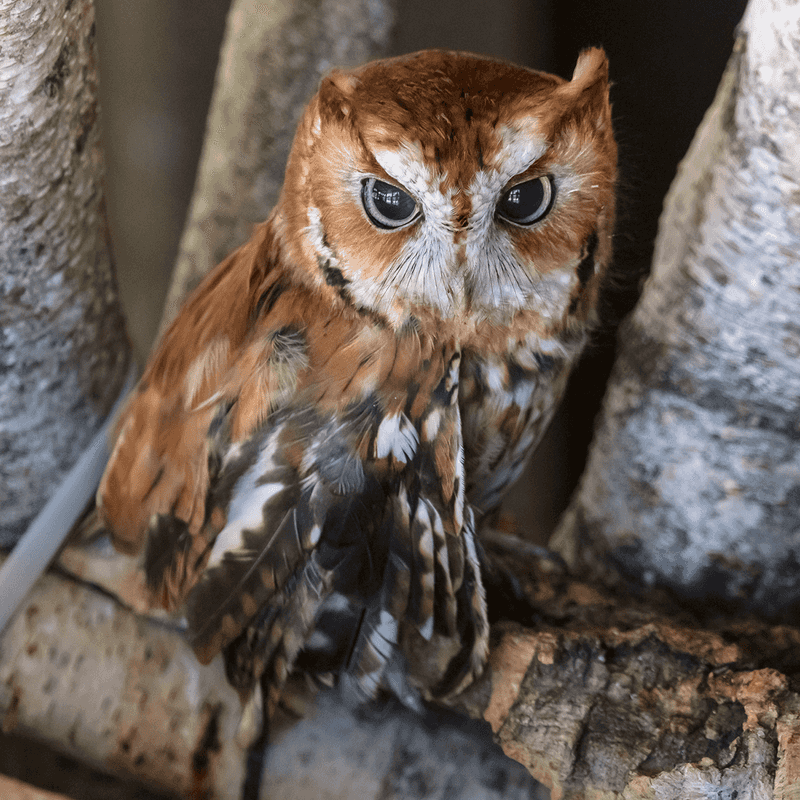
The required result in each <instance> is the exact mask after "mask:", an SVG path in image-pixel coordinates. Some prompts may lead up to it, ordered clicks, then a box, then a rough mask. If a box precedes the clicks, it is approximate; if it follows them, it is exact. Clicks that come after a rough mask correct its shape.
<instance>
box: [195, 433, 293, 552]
mask: <svg viewBox="0 0 800 800" xmlns="http://www.w3.org/2000/svg"><path fill="white" fill-rule="evenodd" d="M277 452H278V437H277V436H273V437H270V438H269V439H268V440H267V442H265V444H264V447H263V448H262V449H261V451H260V453H259V455H258V458H257V459H256V462H255V463H254V464H253V465H252V466H251V467H250V468H249V469H247V470H246V471H245V472H244V474H243V475H242V476H241V477H240V478H239V480H238V481H236V485H235V486H234V489H233V494H232V496H231V502H230V505H229V506H228V515H227V523H226V524H225V527H224V528H223V529H222V530H221V531H220V532H219V534H218V536H217V538H216V540H215V541H214V546H213V547H212V548H211V555H210V556H209V561H208V566H209V567H214V566H217V565H218V564H219V563H221V561H222V558H223V556H224V555H225V553H226V552H228V551H232V550H237V549H239V548H240V547H242V546H243V544H244V539H243V536H242V534H243V532H244V531H246V530H257V529H258V528H260V527H262V526H263V524H264V506H265V505H266V503H267V502H269V500H271V499H272V498H273V497H274V496H275V495H276V494H278V493H279V492H281V491H282V490H284V489H285V488H286V487H285V486H284V485H283V484H282V483H260V480H261V479H262V478H263V475H264V474H265V473H267V472H269V471H270V470H271V469H274V468H275V466H276V462H275V459H274V456H275V455H276V454H277Z"/></svg>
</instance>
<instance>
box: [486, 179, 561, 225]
mask: <svg viewBox="0 0 800 800" xmlns="http://www.w3.org/2000/svg"><path fill="white" fill-rule="evenodd" d="M555 194H556V193H555V190H554V188H553V179H552V178H551V177H550V176H549V175H542V176H541V177H539V178H534V179H533V180H531V181H525V182H524V183H518V184H517V185H516V186H512V187H511V188H510V189H509V190H508V191H507V192H506V193H505V194H504V195H503V196H502V197H501V198H500V201H499V202H498V203H497V214H498V216H500V217H501V218H502V219H504V220H506V221H507V222H513V223H514V224H515V225H533V223H534V222H538V221H539V220H540V219H542V218H543V217H545V216H547V214H548V212H549V211H550V209H551V208H552V206H553V199H554V198H555Z"/></svg>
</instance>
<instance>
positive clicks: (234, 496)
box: [150, 303, 488, 706]
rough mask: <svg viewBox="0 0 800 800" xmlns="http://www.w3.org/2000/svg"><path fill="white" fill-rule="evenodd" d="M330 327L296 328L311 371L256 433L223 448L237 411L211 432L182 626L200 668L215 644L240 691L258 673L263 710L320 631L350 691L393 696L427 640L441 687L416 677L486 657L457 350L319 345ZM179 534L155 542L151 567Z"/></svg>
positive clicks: (385, 337) (411, 340) (366, 334)
mask: <svg viewBox="0 0 800 800" xmlns="http://www.w3.org/2000/svg"><path fill="white" fill-rule="evenodd" d="M279 305H280V303H278V304H276V308H278V306H279ZM336 324H341V321H336V320H334V319H332V318H329V319H327V320H326V319H325V317H324V315H316V316H315V317H314V318H313V319H311V318H309V319H308V320H307V321H306V322H305V324H304V326H303V328H302V330H301V331H300V333H299V336H300V337H301V338H302V341H303V345H304V348H305V350H304V352H305V355H306V358H307V361H308V364H309V369H308V372H307V374H306V376H305V378H304V379H301V381H300V384H301V385H300V386H299V387H298V390H297V392H296V394H295V395H294V399H293V401H292V402H290V403H288V404H287V405H286V406H285V407H283V408H281V409H279V410H277V411H275V412H273V413H272V414H270V416H269V417H268V419H267V420H266V421H265V423H264V424H263V425H262V426H261V427H260V428H259V429H258V430H257V431H256V432H255V433H254V434H253V435H252V436H251V437H249V438H248V439H247V440H246V441H243V442H242V441H232V439H231V436H230V426H231V421H230V417H231V414H233V413H234V410H235V407H234V406H231V407H230V409H227V410H226V409H220V411H219V416H218V417H217V419H216V420H215V423H214V424H213V425H212V430H213V436H212V442H214V443H213V445H212V450H213V451H215V452H216V451H218V452H220V453H221V457H220V462H219V464H218V466H217V468H216V469H212V473H213V478H212V483H211V491H210V493H209V496H208V505H207V514H208V518H209V519H212V518H214V517H215V516H216V517H218V518H220V519H224V520H225V523H224V525H223V526H222V528H221V529H220V530H219V532H218V533H217V534H216V536H215V538H214V540H213V544H212V545H211V546H210V550H209V553H208V555H207V557H206V559H205V561H204V563H203V569H202V573H201V574H200V576H199V579H198V581H197V583H196V585H195V586H194V588H193V589H192V590H191V592H190V594H189V597H188V603H187V606H188V622H189V637H190V640H191V643H192V645H193V647H194V649H195V652H196V653H197V655H198V657H199V658H200V660H201V661H208V660H210V659H211V658H213V657H214V656H215V655H216V654H217V653H218V652H220V651H221V650H225V651H226V654H227V665H228V675H229V678H230V679H231V681H232V683H233V684H234V685H235V686H237V688H239V689H240V690H241V691H242V692H243V693H244V694H246V693H247V692H249V690H250V689H251V688H252V686H253V684H254V682H255V681H256V680H257V679H258V678H259V677H260V676H261V675H262V674H265V677H266V678H267V680H266V682H267V684H268V685H269V687H270V694H269V698H268V702H269V704H270V705H271V706H274V703H275V702H276V701H277V697H278V695H279V692H280V690H281V688H282V685H283V683H284V681H285V679H286V677H287V675H288V673H289V671H290V670H291V668H292V666H293V665H294V663H295V660H296V658H297V656H298V654H299V652H300V651H301V649H302V648H303V647H304V646H305V645H306V644H307V643H308V642H309V641H310V639H311V637H312V635H313V634H314V633H315V631H316V632H317V633H318V634H320V635H327V634H330V636H331V637H332V639H334V640H335V641H334V642H333V643H332V645H331V648H332V649H335V650H337V651H338V652H339V653H340V660H339V662H338V663H337V664H335V665H334V666H335V668H336V669H337V670H338V671H343V672H344V673H345V674H346V675H347V676H349V677H348V679H347V680H349V681H350V682H351V685H353V686H354V687H355V689H356V692H357V694H358V695H359V696H361V697H372V696H374V695H375V693H376V692H377V691H378V689H379V688H380V687H381V686H386V687H391V688H394V689H395V690H398V686H399V683H400V682H401V681H402V680H403V679H402V678H401V677H400V675H401V674H404V673H405V669H406V666H407V665H406V664H405V663H404V656H403V655H402V652H404V651H407V650H409V649H412V650H414V651H419V650H427V651H428V661H430V662H432V663H431V665H430V666H429V668H428V672H429V674H433V675H434V676H435V680H432V679H431V678H430V677H429V675H426V676H424V678H422V679H421V680H420V683H422V684H424V685H425V686H429V685H431V684H432V683H434V684H436V685H435V686H433V689H432V692H433V693H439V694H442V693H446V692H449V691H452V690H456V689H457V688H459V687H460V686H461V685H462V684H463V683H464V682H465V681H467V680H469V679H470V678H471V677H472V676H473V675H474V674H475V673H476V672H477V671H479V669H480V668H481V666H482V664H483V661H484V658H485V652H486V641H487V636H488V626H487V625H486V613H485V607H484V600H483V593H482V587H481V579H480V566H479V556H478V552H477V545H476V543H475V538H474V529H473V525H472V517H471V513H470V512H469V510H468V509H466V508H465V506H464V475H463V453H462V448H461V430H460V416H459V409H458V405H457V403H456V401H455V398H456V396H457V391H458V354H457V353H453V352H448V351H447V349H446V348H437V347H436V346H435V345H433V344H432V343H427V344H426V343H424V342H420V340H419V339H418V338H417V337H416V335H411V336H409V337H408V339H407V341H405V342H398V341H397V340H396V339H395V337H394V335H393V334H386V333H385V332H383V333H381V332H376V331H375V330H374V329H371V328H370V327H369V326H363V327H362V328H361V329H360V330H359V326H358V325H356V326H355V328H354V329H353V330H351V332H350V335H349V336H348V337H345V339H344V340H342V339H338V341H340V342H342V346H340V347H330V346H329V345H327V344H325V342H324V338H325V335H324V333H323V331H325V330H328V329H330V328H331V327H333V326H335V325H336ZM215 437H216V438H215ZM226 443H227V444H226ZM182 536H183V532H182V531H180V530H176V529H174V528H172V529H170V530H164V531H162V532H161V533H160V535H159V536H157V537H154V538H153V539H152V543H153V558H152V559H150V562H151V563H153V564H155V563H156V561H157V560H158V559H157V558H156V554H157V553H158V552H172V551H174V549H175V547H176V543H177V542H178V541H179V540H180V539H181V537H182ZM184 541H185V537H184ZM151 580H153V581H154V582H158V580H159V576H158V572H157V570H153V572H152V573H151ZM323 617H324V618H326V619H327V620H328V623H324V624H321V625H319V626H318V623H319V622H320V620H321V619H323ZM331 620H332V621H333V622H332V624H331ZM318 638H319V637H318ZM412 640H413V641H412ZM329 652H330V648H329ZM328 663H329V660H328Z"/></svg>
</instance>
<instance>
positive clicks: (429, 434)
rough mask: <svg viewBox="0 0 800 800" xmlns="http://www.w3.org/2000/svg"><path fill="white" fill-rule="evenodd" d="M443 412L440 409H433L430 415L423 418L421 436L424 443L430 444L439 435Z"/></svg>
mask: <svg viewBox="0 0 800 800" xmlns="http://www.w3.org/2000/svg"><path fill="white" fill-rule="evenodd" d="M443 414H444V410H443V409H441V408H438V407H437V408H434V409H433V410H432V411H431V412H430V414H428V416H427V417H426V418H425V422H424V423H423V424H422V436H423V438H424V439H425V441H426V442H432V441H433V440H434V439H435V438H436V434H437V433H439V427H440V426H441V424H442V415H443Z"/></svg>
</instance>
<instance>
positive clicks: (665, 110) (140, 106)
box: [96, 0, 745, 542]
mask: <svg viewBox="0 0 800 800" xmlns="http://www.w3.org/2000/svg"><path fill="white" fill-rule="evenodd" d="M228 6H229V0H170V1H169V2H164V0H96V8H97V40H98V45H99V51H100V75H101V103H102V113H103V127H104V135H105V142H106V158H107V193H108V200H109V207H110V219H111V228H112V239H113V243H114V250H115V253H116V261H117V274H118V278H119V284H120V289H121V293H122V299H123V303H124V305H125V308H126V311H127V316H128V326H129V331H130V334H131V337H132V339H133V342H134V347H135V350H136V354H137V357H138V358H139V360H140V362H143V361H144V359H145V358H146V356H147V353H148V351H149V349H150V347H151V344H152V341H153V338H154V336H155V333H156V330H157V327H158V322H159V319H160V316H161V309H162V304H163V299H164V294H165V292H166V289H167V285H168V282H169V278H170V273H171V270H172V265H173V262H174V260H175V255H176V251H177V246H178V240H179V237H180V233H181V229H182V226H183V222H184V218H185V215H186V210H187V205H188V202H189V198H190V195H191V191H192V187H193V181H194V175H195V169H196V165H197V160H198V157H199V154H200V148H201V145H202V138H203V132H204V120H205V116H206V112H207V109H208V104H209V100H210V98H211V91H212V87H213V81H214V73H215V69H216V63H217V54H218V52H219V46H220V43H221V41H222V36H223V32H224V25H225V17H226V13H227V10H228ZM744 7H745V0H704V1H703V2H700V3H698V2H696V0H673V2H671V3H663V2H656V1H654V0H494V1H493V2H491V3H489V2H483V1H482V0H437V1H436V2H432V1H431V0H400V2H399V3H398V15H397V24H396V29H395V36H394V45H393V48H392V54H399V53H404V52H410V51H413V50H419V49H422V48H426V47H441V48H452V49H461V50H470V51H473V52H477V53H482V54H486V55H491V56H497V57H501V58H506V59H509V60H512V61H515V62H517V63H520V64H525V65H527V66H530V67H533V68H535V69H542V70H546V71H549V72H555V73H557V74H560V75H562V76H564V77H569V76H570V75H571V73H572V69H573V66H574V64H575V59H576V57H577V55H578V52H579V51H580V49H581V48H583V47H587V46H589V45H602V46H603V47H604V48H605V49H606V52H607V53H608V56H609V60H610V64H611V77H612V80H613V82H614V86H613V89H612V100H613V103H614V116H615V126H616V130H617V137H618V140H619V143H620V174H621V181H620V193H621V198H620V200H621V203H620V221H619V226H618V234H617V237H616V253H617V255H616V268H615V277H616V280H615V286H616V290H615V292H614V293H613V296H612V298H611V302H610V304H609V305H608V307H607V309H606V326H605V328H604V329H603V330H602V331H601V332H600V334H599V335H598V337H597V340H596V343H595V344H594V346H593V347H592V348H591V349H590V351H589V352H588V354H587V356H586V357H585V358H584V361H583V363H582V365H581V367H580V369H579V371H578V373H577V375H576V376H575V377H574V379H573V381H572V384H571V388H570V391H569V393H568V396H567V399H566V401H565V403H564V406H563V408H562V410H561V411H560V412H559V414H558V416H557V418H556V420H555V421H554V424H553V426H551V430H550V432H549V433H548V435H547V437H546V439H545V441H544V442H543V443H542V445H541V447H540V448H539V451H538V453H537V456H536V458H535V459H534V463H533V464H532V465H531V467H530V468H529V470H528V473H527V475H526V476H524V478H523V479H522V481H521V482H520V486H519V487H518V489H517V490H516V491H515V492H514V493H513V495H512V496H511V497H510V498H509V501H508V503H507V510H508V511H509V512H510V513H511V514H512V515H513V517H514V518H515V519H516V520H517V526H518V528H519V529H520V530H524V532H525V534H526V536H529V537H530V538H532V539H533V540H535V541H538V542H544V541H546V539H547V537H548V535H549V533H550V531H551V530H552V528H553V526H554V524H555V522H556V520H557V517H558V515H559V514H560V512H561V511H562V510H563V508H564V506H565V504H566V502H567V500H568V498H569V495H570V493H571V491H572V489H573V488H574V485H575V482H576V480H577V478H578V476H579V475H580V472H581V470H582V466H583V459H584V454H585V451H586V447H587V445H588V441H589V438H590V435H591V429H592V421H593V418H594V415H595V413H596V411H597V408H598V405H599V401H600V397H601V395H602V386H603V383H604V381H605V378H606V376H607V373H608V370H609V368H610V364H611V360H612V356H613V342H614V327H615V323H616V321H618V319H619V318H620V317H621V316H622V315H623V314H624V313H625V312H626V311H627V310H628V309H629V308H630V307H631V305H632V303H633V301H634V299H635V295H636V290H637V288H638V286H639V285H640V283H641V279H642V277H643V276H644V275H645V274H646V270H647V267H648V265H649V262H650V257H651V254H652V246H653V240H654V237H655V234H656V226H657V221H658V215H659V213H660V210H661V204H662V201H663V197H664V194H665V193H666V191H667V189H668V187H669V184H670V181H671V180H672V177H673V175H674V173H675V168H676V166H677V163H678V161H679V160H680V158H681V157H682V156H683V154H684V152H685V151H686V148H687V147H688V145H689V142H690V140H691V137H692V135H693V133H694V130H695V128H696V127H697V125H698V124H699V122H700V119H701V118H702V115H703V113H704V111H705V110H706V108H707V107H708V106H709V104H710V103H711V101H712V99H713V97H714V93H715V91H716V87H717V84H718V82H719V78H720V76H721V74H722V71H723V69H724V66H725V63H726V61H727V59H728V57H729V55H730V52H731V48H732V45H733V35H734V29H735V26H736V24H737V23H738V21H739V19H740V18H741V16H742V13H743V11H744Z"/></svg>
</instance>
